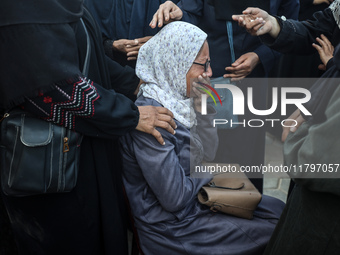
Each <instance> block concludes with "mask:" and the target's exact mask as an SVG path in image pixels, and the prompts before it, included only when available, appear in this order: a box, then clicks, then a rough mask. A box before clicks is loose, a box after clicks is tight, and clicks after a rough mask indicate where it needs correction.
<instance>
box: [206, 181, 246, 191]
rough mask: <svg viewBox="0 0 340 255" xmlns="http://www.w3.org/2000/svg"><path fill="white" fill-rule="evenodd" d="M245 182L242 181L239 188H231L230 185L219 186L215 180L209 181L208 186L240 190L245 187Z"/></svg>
mask: <svg viewBox="0 0 340 255" xmlns="http://www.w3.org/2000/svg"><path fill="white" fill-rule="evenodd" d="M244 185H245V184H244V183H241V186H240V187H237V188H230V187H222V186H217V185H216V184H215V182H209V183H208V184H207V186H209V187H210V188H218V189H229V190H240V189H243V188H244Z"/></svg>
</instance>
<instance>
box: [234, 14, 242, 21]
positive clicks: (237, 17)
mask: <svg viewBox="0 0 340 255" xmlns="http://www.w3.org/2000/svg"><path fill="white" fill-rule="evenodd" d="M242 16H244V15H242V14H241V15H232V16H231V18H232V19H233V21H238V20H239V18H242Z"/></svg>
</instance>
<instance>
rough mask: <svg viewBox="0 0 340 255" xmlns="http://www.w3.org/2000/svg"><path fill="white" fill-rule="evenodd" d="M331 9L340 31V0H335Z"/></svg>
mask: <svg viewBox="0 0 340 255" xmlns="http://www.w3.org/2000/svg"><path fill="white" fill-rule="evenodd" d="M329 8H330V9H331V11H332V13H333V17H334V19H335V21H336V24H337V25H338V27H339V29H340V1H339V0H335V1H334V2H333V3H332V4H331V5H330V6H329Z"/></svg>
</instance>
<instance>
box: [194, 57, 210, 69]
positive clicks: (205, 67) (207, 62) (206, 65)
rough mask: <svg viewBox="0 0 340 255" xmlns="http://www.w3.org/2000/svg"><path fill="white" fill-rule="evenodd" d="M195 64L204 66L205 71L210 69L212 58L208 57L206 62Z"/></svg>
mask: <svg viewBox="0 0 340 255" xmlns="http://www.w3.org/2000/svg"><path fill="white" fill-rule="evenodd" d="M193 64H196V65H200V66H204V72H206V71H208V69H209V66H210V59H207V61H206V62H205V63H204V64H201V63H197V62H194V63H193Z"/></svg>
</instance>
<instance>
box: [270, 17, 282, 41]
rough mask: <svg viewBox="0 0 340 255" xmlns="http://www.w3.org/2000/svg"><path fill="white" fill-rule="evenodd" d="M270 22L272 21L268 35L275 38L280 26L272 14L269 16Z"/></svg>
mask: <svg viewBox="0 0 340 255" xmlns="http://www.w3.org/2000/svg"><path fill="white" fill-rule="evenodd" d="M270 22H271V23H272V29H271V30H270V32H269V35H270V36H271V37H273V38H274V39H276V38H277V37H278V35H279V33H280V31H281V27H280V25H279V22H278V21H277V19H276V18H275V17H273V16H270Z"/></svg>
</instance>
